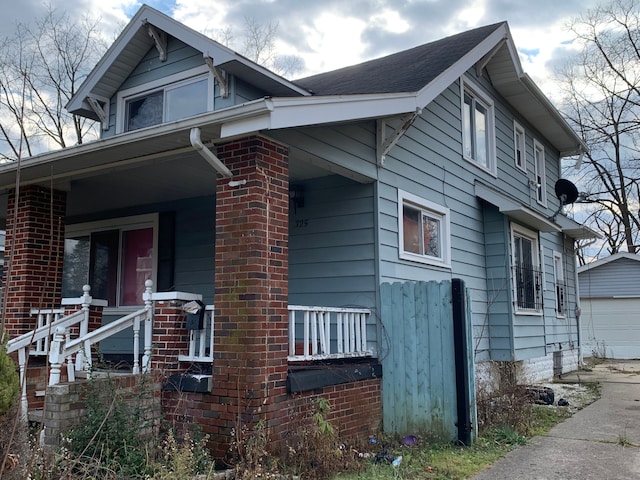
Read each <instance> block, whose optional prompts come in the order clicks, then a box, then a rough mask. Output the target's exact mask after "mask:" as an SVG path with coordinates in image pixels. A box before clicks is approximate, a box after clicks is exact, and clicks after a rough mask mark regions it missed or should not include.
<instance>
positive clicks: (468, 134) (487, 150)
mask: <svg viewBox="0 0 640 480" xmlns="http://www.w3.org/2000/svg"><path fill="white" fill-rule="evenodd" d="M461 83H462V98H463V101H462V145H463V146H462V148H463V154H464V158H466V159H467V160H469V161H471V162H473V163H475V164H477V165H479V166H480V167H482V168H484V169H486V170H489V171H490V172H491V173H493V174H494V175H495V170H496V165H495V148H494V119H493V104H492V103H491V102H490V101H489V100H488V99H486V98H483V97H482V96H481V95H480V94H479V93H478V92H476V91H474V90H472V89H471V88H470V87H469V86H468V85H466V83H465V82H464V80H463V81H462V82H461Z"/></svg>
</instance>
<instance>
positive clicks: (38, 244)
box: [2, 185, 67, 337]
mask: <svg viewBox="0 0 640 480" xmlns="http://www.w3.org/2000/svg"><path fill="white" fill-rule="evenodd" d="M66 201H67V197H66V193H65V192H62V191H58V190H49V189H47V188H43V187H40V186H37V185H28V186H25V187H21V188H20V198H19V200H18V214H17V217H16V218H17V220H16V225H15V228H14V225H13V223H14V214H13V212H14V206H15V194H14V192H11V193H10V194H9V199H8V204H7V238H6V246H5V267H4V272H3V279H2V287H3V289H6V296H5V295H4V293H5V292H4V291H3V298H6V299H7V304H6V325H7V331H8V333H9V335H10V337H14V336H16V335H20V334H22V333H25V332H28V331H29V330H32V329H33V328H35V327H36V317H35V316H33V317H32V316H31V315H30V310H31V309H32V308H58V307H59V306H60V301H61V296H62V264H63V257H64V230H65V212H66V205H67V204H66ZM9 268H10V269H11V270H10V271H8V269H9Z"/></svg>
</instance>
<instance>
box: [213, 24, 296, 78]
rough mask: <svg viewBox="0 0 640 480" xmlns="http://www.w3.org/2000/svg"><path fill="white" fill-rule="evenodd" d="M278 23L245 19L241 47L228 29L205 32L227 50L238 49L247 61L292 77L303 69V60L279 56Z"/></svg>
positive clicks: (292, 56)
mask: <svg viewBox="0 0 640 480" xmlns="http://www.w3.org/2000/svg"><path fill="white" fill-rule="evenodd" d="M278 29H279V23H278V22H275V23H274V22H269V23H266V24H264V23H260V22H258V21H257V20H256V19H254V18H252V17H245V19H244V29H243V30H242V32H241V40H240V43H241V45H240V46H239V47H238V45H237V43H238V42H237V40H236V36H235V35H234V33H233V31H232V30H231V28H229V27H225V28H224V29H221V30H214V31H212V32H207V34H208V35H210V36H211V37H212V38H214V39H215V40H217V41H218V42H220V43H222V44H223V45H226V46H227V47H229V48H233V49H238V51H239V53H241V54H242V55H244V56H245V57H247V58H248V59H250V60H252V61H254V62H256V63H258V64H260V65H262V66H264V67H266V68H268V69H270V70H272V71H274V72H275V73H277V74H279V75H282V76H286V77H289V76H292V75H295V74H297V73H299V72H301V71H302V70H303V69H304V60H302V58H301V57H300V56H298V55H287V54H279V53H278V52H277V48H276V40H277V38H278Z"/></svg>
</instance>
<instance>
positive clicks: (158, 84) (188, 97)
mask: <svg viewBox="0 0 640 480" xmlns="http://www.w3.org/2000/svg"><path fill="white" fill-rule="evenodd" d="M212 92H213V79H212V78H211V75H210V74H209V73H208V71H207V69H206V67H204V68H202V67H201V68H195V69H192V70H189V71H187V72H183V73H180V74H176V75H171V76H170V77H167V78H164V79H162V80H161V81H155V82H150V83H147V84H144V85H142V86H141V87H135V88H130V89H126V90H123V91H121V92H119V93H118V120H117V124H118V126H119V127H118V131H119V132H126V131H131V130H137V129H139V128H145V127H150V126H152V125H158V124H160V123H163V122H170V121H173V120H179V119H181V118H187V117H191V116H194V115H198V114H200V113H204V112H207V111H211V110H213V95H212Z"/></svg>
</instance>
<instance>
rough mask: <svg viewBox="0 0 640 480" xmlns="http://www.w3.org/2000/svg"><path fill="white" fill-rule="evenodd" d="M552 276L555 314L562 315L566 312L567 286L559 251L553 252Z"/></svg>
mask: <svg viewBox="0 0 640 480" xmlns="http://www.w3.org/2000/svg"><path fill="white" fill-rule="evenodd" d="M553 276H554V278H555V286H556V315H557V316H558V317H564V316H565V315H566V312H567V296H566V291H567V288H566V284H565V281H564V268H563V262H562V254H561V253H560V252H553Z"/></svg>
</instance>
